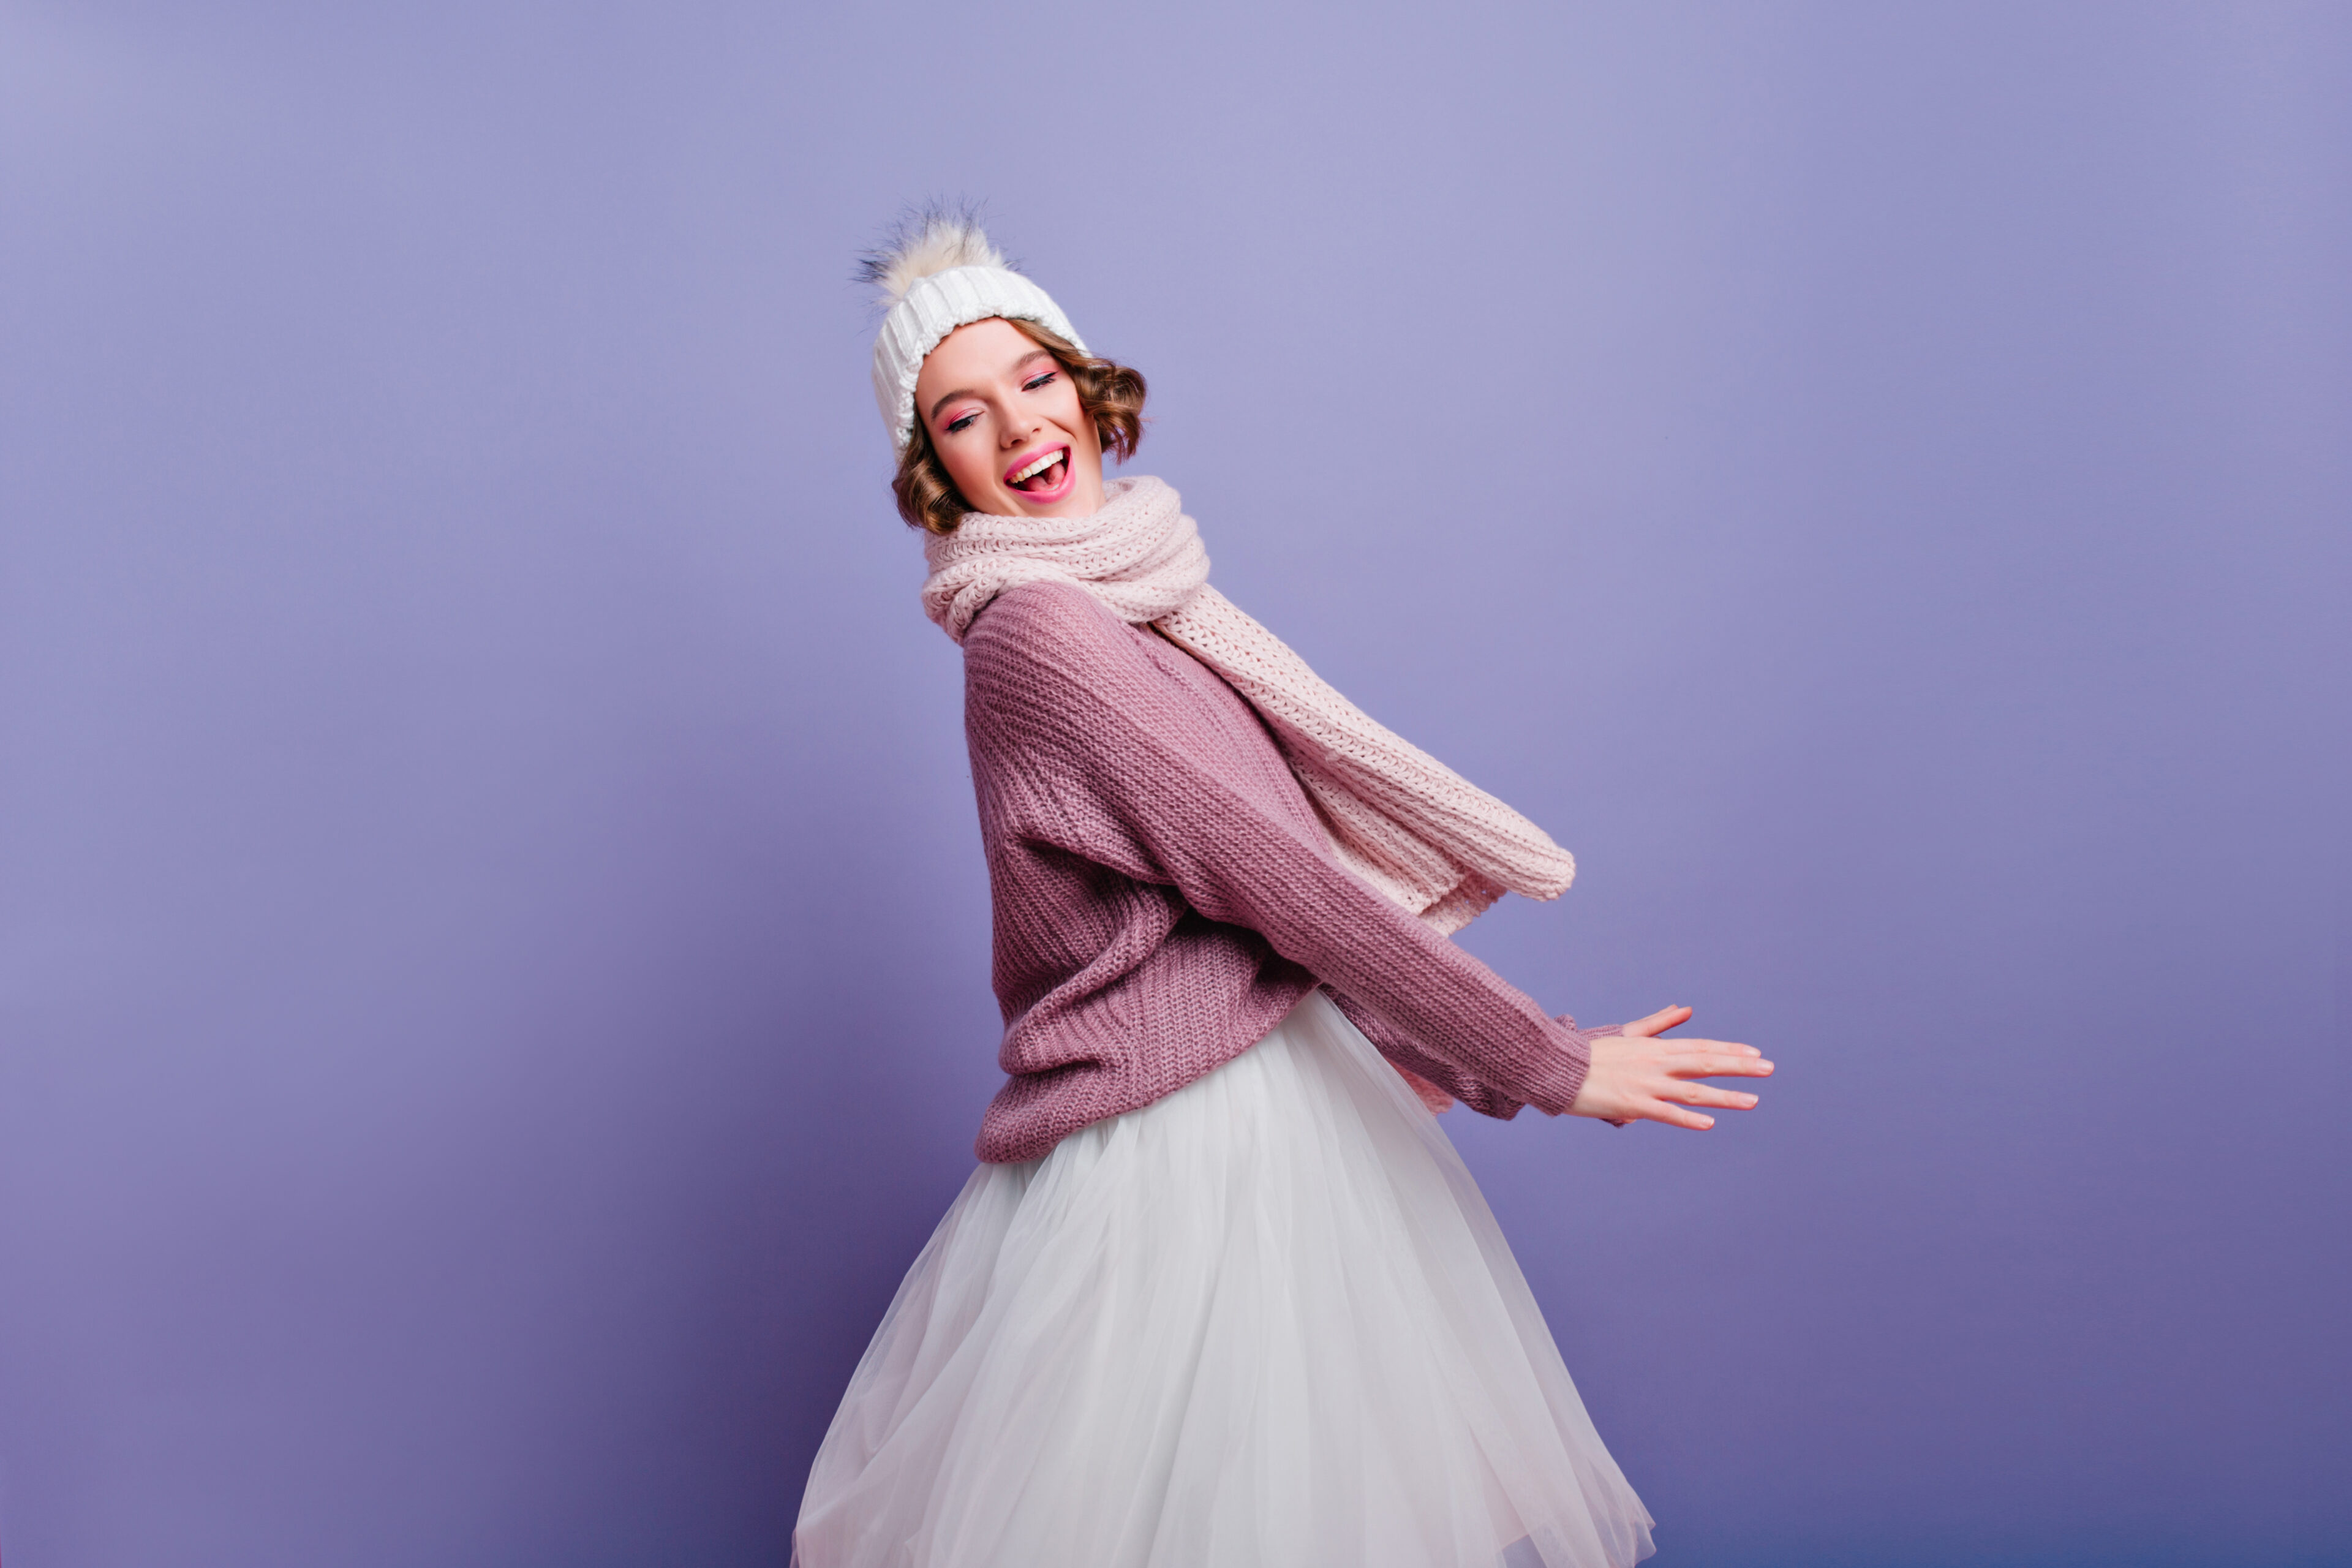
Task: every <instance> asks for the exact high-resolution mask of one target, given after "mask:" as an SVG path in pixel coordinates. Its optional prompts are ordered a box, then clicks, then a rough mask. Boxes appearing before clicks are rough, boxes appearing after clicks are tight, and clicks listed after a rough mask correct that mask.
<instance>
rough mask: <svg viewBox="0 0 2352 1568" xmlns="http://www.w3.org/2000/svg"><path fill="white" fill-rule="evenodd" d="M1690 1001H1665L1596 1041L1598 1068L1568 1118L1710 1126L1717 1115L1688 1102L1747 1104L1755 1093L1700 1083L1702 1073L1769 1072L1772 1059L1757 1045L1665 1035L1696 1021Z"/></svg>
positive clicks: (1745, 1075) (1586, 1080) (1735, 1075)
mask: <svg viewBox="0 0 2352 1568" xmlns="http://www.w3.org/2000/svg"><path fill="white" fill-rule="evenodd" d="M1690 1017H1691V1010H1690V1009H1689V1008H1687V1007H1664V1008H1661V1009H1659V1010H1658V1011H1657V1012H1655V1013H1653V1014H1651V1015H1650V1016H1648V1017H1646V1018H1637V1019H1635V1020H1634V1021H1633V1023H1630V1024H1628V1025H1626V1026H1625V1032H1624V1033H1623V1034H1622V1035H1602V1036H1601V1037H1598V1038H1597V1039H1595V1040H1594V1041H1593V1042H1592V1046H1591V1049H1592V1066H1591V1070H1589V1071H1588V1072H1586V1074H1585V1075H1584V1087H1583V1088H1582V1089H1579V1090H1578V1091H1577V1095H1576V1103H1575V1104H1574V1105H1571V1106H1570V1107H1569V1111H1568V1113H1569V1114H1570V1116H1591V1117H1595V1118H1597V1119H1599V1120H1600V1121H1606V1122H1610V1123H1612V1125H1614V1126H1618V1127H1622V1126H1624V1125H1625V1123H1627V1122H1628V1121H1663V1122H1664V1123H1665V1124H1666V1125H1667V1126H1669V1127H1687V1128H1690V1129H1691V1130H1692V1131H1701V1132H1703V1131H1706V1129H1708V1128H1710V1127H1712V1126H1714V1125H1715V1118H1714V1117H1712V1116H1709V1115H1706V1113H1705V1112H1703V1111H1698V1110H1685V1109H1684V1108H1685V1106H1699V1105H1704V1106H1710V1107H1713V1108H1716V1109H1718V1110H1749V1109H1750V1108H1752V1107H1753V1106H1754V1105H1755V1104H1756V1097H1755V1096H1754V1095H1752V1094H1748V1093H1744V1092H1742V1091H1741V1090H1738V1089H1717V1088H1716V1087H1715V1086H1714V1085H1713V1084H1708V1083H1697V1082H1694V1081H1693V1080H1694V1079H1703V1078H1769V1077H1771V1076H1772V1064H1771V1063H1770V1062H1768V1061H1766V1060H1765V1059H1764V1053H1763V1052H1762V1051H1759V1050H1758V1049H1757V1048H1756V1047H1754V1046H1743V1045H1738V1044H1736V1043H1734V1042H1732V1041H1729V1040H1668V1039H1661V1038H1660V1036H1662V1035H1664V1033H1665V1032H1666V1031H1667V1030H1668V1029H1671V1028H1673V1027H1674V1026H1675V1025H1677V1024H1686V1023H1688V1022H1690Z"/></svg>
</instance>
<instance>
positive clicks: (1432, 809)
mask: <svg viewBox="0 0 2352 1568" xmlns="http://www.w3.org/2000/svg"><path fill="white" fill-rule="evenodd" d="M924 554H925V556H926V558H927V559H928V561H929V563H930V569H931V574H930V576H929V579H928V580H927V581H926V582H925V583H924V584H923V613H924V614H926V615H928V616H930V618H931V619H932V620H934V621H937V622H938V623H939V624H940V629H941V630H943V631H945V632H946V633H947V634H948V636H950V637H953V638H955V639H956V641H958V642H961V641H963V635H964V632H965V631H966V630H967V629H968V628H969V627H970V626H971V622H972V618H973V617H974V616H977V615H979V614H980V612H981V610H982V608H983V607H985V606H986V605H987V604H988V602H989V601H990V600H991V599H993V598H994V597H996V595H999V594H1001V593H1003V591H1004V590H1005V589H1007V588H1011V587H1014V586H1016V585H1018V584H1023V583H1034V582H1040V581H1048V582H1056V583H1075V584H1077V585H1078V586H1080V587H1082V588H1084V589H1086V590H1087V592H1088V593H1089V594H1092V595H1094V596H1095V597H1096V598H1097V599H1098V600H1100V601H1101V602H1102V604H1103V605H1104V606H1105V607H1106V608H1108V610H1109V611H1110V612H1111V613H1112V614H1113V615H1115V616H1118V618H1119V619H1121V620H1123V621H1126V622H1127V623H1129V625H1131V626H1142V625H1144V624H1146V623H1149V624H1150V625H1151V626H1157V627H1158V628H1159V629H1160V631H1162V632H1164V633H1165V634H1167V636H1168V637H1169V640H1171V642H1173V643H1175V644H1176V645H1177V646H1178V647H1181V648H1183V649H1184V650H1185V651H1186V652H1188V653H1190V654H1192V656H1193V657H1194V658H1198V659H1199V660H1201V662H1202V663H1203V664H1206V665H1207V666H1208V667H1209V668H1212V669H1213V670H1215V671H1216V672H1217V673H1218V674H1219V675H1221V676H1223V678H1224V679H1225V680H1226V682H1227V683H1228V684H1230V685H1231V686H1232V687H1233V688H1234V690H1236V691H1239V692H1240V693H1241V694H1242V695H1243V696H1244V697H1245V698H1247V699H1248V700H1249V701H1250V703H1251V704H1252V705H1253V706H1254V707H1255V708H1256V709H1257V710H1258V712H1259V713H1260V714H1262V715H1264V717H1265V721H1266V722H1267V723H1268V724H1269V725H1270V726H1272V728H1273V731H1274V733H1275V737H1276V740H1277V741H1278V742H1280V744H1281V746H1282V750H1283V754H1284V756H1285V757H1286V759H1287V760H1288V761H1289V763H1290V768H1291V771H1292V772H1293V773H1297V775H1298V782H1299V784H1301V785H1302V786H1304V788H1305V789H1306V791H1307V799H1308V800H1310V801H1312V802H1313V803H1314V805H1315V807H1316V810H1317V812H1318V815H1319V816H1321V817H1322V819H1323V826H1324V828H1325V830H1326V831H1327V832H1328V834H1329V835H1330V838H1331V846H1332V848H1333V849H1334V850H1335V851H1337V853H1338V855H1339V859H1340V862H1341V863H1342V864H1343V865H1345V866H1347V867H1348V868H1349V869H1350V870H1352V871H1354V872H1355V873H1356V874H1357V875H1358V876H1360V877H1361V878H1363V879H1364V880H1366V881H1367V882H1370V884H1371V885H1372V886H1373V887H1375V888H1377V889H1380V890H1381V892H1382V893H1384V894H1386V895H1387V896H1388V897H1389V898H1391V899H1392V900H1395V901H1396V902H1398V903H1400V904H1402V905H1403V906H1404V907H1405V908H1406V909H1408V910H1412V912H1413V913H1414V914H1417V915H1419V916H1420V917H1421V918H1422V919H1423V920H1425V921H1428V922H1429V923H1430V924H1431V925H1433V926H1434V927H1436V928H1437V929H1438V930H1439V931H1445V932H1449V933H1450V932H1453V931H1459V930H1461V929H1462V928H1463V927H1464V926H1465V925H1468V924H1469V923H1470V922H1471V921H1473V920H1475V919H1476V918H1477V917H1478V915H1479V914H1480V913H1481V912H1482V911H1484V910H1486V906H1487V905H1489V904H1491V903H1493V902H1494V901H1495V900H1496V899H1498V898H1500V897H1501V896H1502V895H1503V894H1504V893H1506V892H1512V893H1523V894H1525V895H1526V896H1527V897H1528V898H1531V899H1556V898H1558V897H1559V895H1560V894H1561V893H1563V892H1565V891H1566V890H1567V889H1568V885H1569V883H1570V881H1572V880H1574V879H1575V877H1576V861H1575V859H1574V858H1572V857H1570V854H1569V853H1568V851H1567V850H1565V849H1562V848H1561V847H1559V845H1557V844H1554V843H1553V842H1552V841H1551V839H1550V838H1549V837H1547V836H1546V835H1545V833H1544V830H1543V829H1542V828H1540V827H1538V826H1536V825H1535V824H1534V823H1532V822H1529V821H1528V819H1527V818H1526V817H1524V816H1520V815H1519V814H1518V813H1517V812H1516V811H1514V810H1512V809H1511V808H1510V807H1509V806H1507V805H1504V804H1503V803H1502V802H1501V801H1499V800H1496V798H1495V797H1494V796H1493V795H1488V794H1487V793H1486V791H1485V790H1482V789H1480V788H1479V787H1478V786H1477V785H1475V784H1472V783H1471V782H1470V781H1469V780H1467V779H1465V778H1464V777H1463V776H1462V775H1461V774H1459V773H1455V772H1454V770H1453V769H1451V768H1449V767H1447V766H1446V765H1445V764H1444V763H1441V762H1439V761H1438V760H1437V759H1436V758H1434V757H1433V756H1431V755H1430V754H1429V753H1428V752H1423V750H1421V749H1420V748H1419V747H1417V746H1415V745H1413V744H1412V742H1409V741H1406V740H1404V739H1403V738H1402V736H1399V735H1397V734H1395V733H1393V732H1391V731H1390V730H1388V729H1387V728H1386V727H1384V726H1383V725H1381V724H1380V723H1379V722H1377V721H1374V720H1373V719H1372V718H1371V717H1370V715H1369V714H1367V713H1365V712H1364V711H1363V710H1361V709H1360V708H1358V707H1357V706H1356V705H1355V704H1354V703H1352V702H1350V701H1349V700H1347V699H1346V698H1345V697H1342V696H1340V695H1339V692H1338V691H1336V690H1334V689H1332V688H1331V686H1330V684H1329V683H1328V682H1327V681H1325V680H1324V679H1322V678H1321V677H1320V676H1318V675H1317V674H1316V673H1315V672H1314V670H1312V669H1310V668H1307V661H1306V660H1305V659H1303V658H1299V657H1298V656H1297V654H1295V653H1293V652H1292V651H1291V650H1290V649H1289V647H1286V645H1285V644H1284V642H1283V640H1282V639H1281V638H1280V637H1276V636H1275V635H1274V634H1273V633H1272V632H1270V631H1268V630H1266V629H1265V627H1264V626H1260V625H1258V624H1257V622H1255V621H1254V620H1252V619H1250V617H1249V616H1246V615H1244V614H1243V613H1242V612H1241V611H1240V610H1239V609H1237V608H1236V607H1234V604H1233V602H1232V601H1231V600H1229V599H1227V598H1226V597H1225V596H1224V595H1223V594H1220V593H1218V592H1217V590H1216V589H1214V588H1213V587H1211V586H1210V585H1209V553H1208V552H1207V551H1206V550H1205V549H1203V548H1202V544H1201V535H1200V531H1199V529H1198V528H1197V527H1195V526H1194V524H1193V521H1192V519H1191V518H1189V517H1186V516H1185V515H1184V513H1183V510H1182V508H1181V503H1180V501H1179V499H1178V497H1177V494H1176V492H1175V491H1174V490H1173V489H1170V488H1169V487H1168V486H1167V485H1165V484H1162V483H1161V482H1160V480H1158V479H1114V480H1113V481H1111V483H1110V484H1109V486H1108V500H1106V501H1105V503H1104V505H1103V509H1102V510H1100V511H1098V512H1096V513H1095V514H1094V515H1093V516H1092V517H1082V518H1050V517H1048V518H1037V517H995V516H992V515H990V514H989V513H986V512H977V511H976V512H970V513H967V514H966V515H965V517H964V520H963V522H962V524H961V526H960V527H959V528H958V529H957V530H956V531H955V532H953V533H951V534H942V535H934V536H933V537H932V539H931V541H930V542H929V545H928V546H927V547H926V549H925V552H924Z"/></svg>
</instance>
